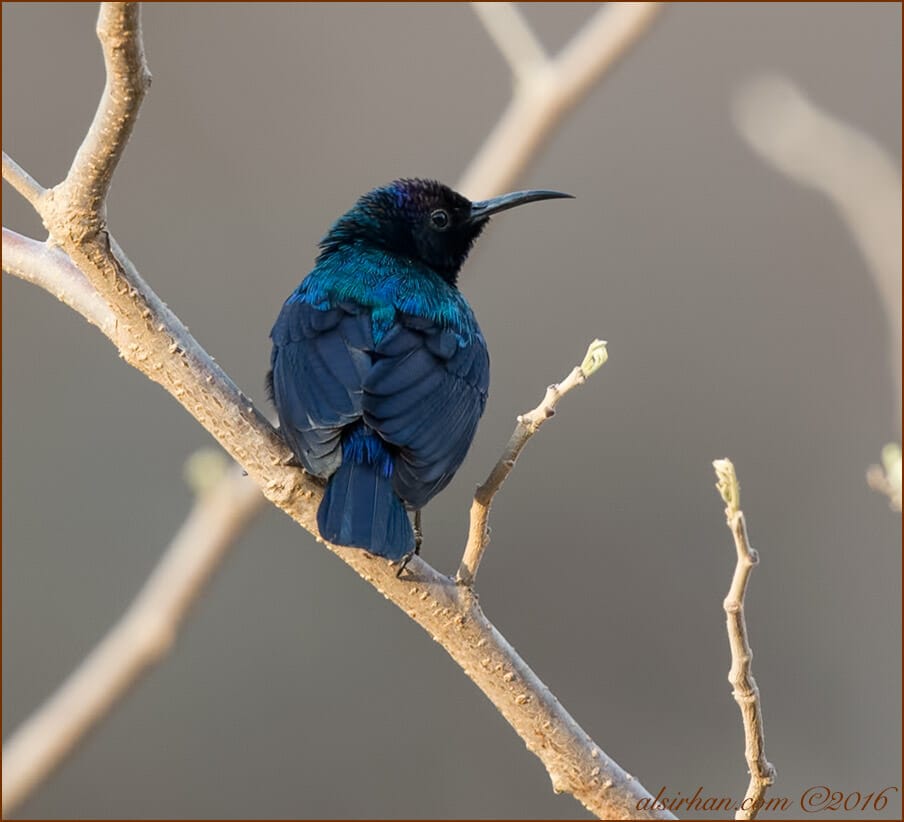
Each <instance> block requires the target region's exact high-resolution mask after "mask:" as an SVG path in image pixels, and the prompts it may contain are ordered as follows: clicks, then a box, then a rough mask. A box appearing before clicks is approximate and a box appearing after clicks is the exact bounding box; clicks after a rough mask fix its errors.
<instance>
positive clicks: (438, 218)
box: [430, 208, 449, 231]
mask: <svg viewBox="0 0 904 822" xmlns="http://www.w3.org/2000/svg"><path fill="white" fill-rule="evenodd" d="M430 222H431V223H432V224H433V227H434V228H438V229H439V230H440V231H442V230H443V229H444V228H448V226H449V213H448V212H447V211H443V209H441V208H438V209H436V211H434V212H433V213H432V214H431V215H430Z"/></svg>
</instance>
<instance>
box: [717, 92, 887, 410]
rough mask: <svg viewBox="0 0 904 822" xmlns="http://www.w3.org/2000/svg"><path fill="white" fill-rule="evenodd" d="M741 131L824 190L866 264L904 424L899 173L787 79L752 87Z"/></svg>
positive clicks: (741, 100) (737, 112)
mask: <svg viewBox="0 0 904 822" xmlns="http://www.w3.org/2000/svg"><path fill="white" fill-rule="evenodd" d="M734 117H735V124H736V126H737V128H738V131H739V132H740V133H741V135H742V136H743V137H744V139H745V140H746V141H747V143H748V144H749V145H750V146H751V148H753V149H754V150H755V151H756V152H757V154H759V155H760V157H762V158H763V159H764V160H765V161H766V162H767V163H769V165H771V166H772V167H773V168H775V169H776V170H778V171H780V172H782V173H783V174H785V175H786V176H788V177H790V178H791V179H792V180H796V181H797V182H798V183H801V184H802V185H805V186H808V187H811V188H815V189H816V190H817V191H820V192H822V193H823V194H824V195H825V196H826V197H828V199H829V201H830V202H831V203H832V205H834V206H835V208H836V209H837V210H838V213H839V215H840V216H841V219H842V220H843V221H844V223H845V225H846V226H847V228H848V229H849V230H850V232H851V235H852V236H853V238H854V241H855V242H856V243H857V245H858V247H859V248H860V251H861V252H862V254H863V256H864V258H865V259H866V262H867V268H868V270H869V273H870V274H871V275H872V278H873V284H874V285H875V287H876V291H878V293H879V298H880V300H881V302H882V307H883V310H884V312H885V322H886V335H887V347H888V350H889V352H890V355H891V356H890V358H889V359H890V362H889V367H890V369H891V376H890V380H891V385H892V386H894V388H895V403H896V406H895V412H894V424H895V426H896V427H897V426H898V425H900V422H901V405H900V402H901V173H900V171H899V170H898V169H897V168H896V167H895V163H894V161H893V160H892V158H891V157H889V156H888V154H887V153H886V152H885V151H884V149H883V148H882V147H881V146H880V145H879V144H878V143H876V141H875V140H873V139H872V138H871V137H869V136H868V135H866V134H864V133H863V132H862V131H860V130H859V129H856V128H854V127H852V126H850V125H848V124H847V123H844V122H842V121H841V120H839V119H837V118H836V117H834V116H832V115H831V114H829V113H828V112H825V111H822V110H821V109H819V108H818V107H817V106H816V105H814V104H813V103H812V102H811V101H810V100H809V99H807V97H806V96H805V95H804V94H803V92H801V91H800V89H798V88H797V86H795V85H794V84H793V83H792V82H791V81H790V80H788V79H787V78H785V77H772V76H764V77H758V78H755V79H754V80H753V81H751V82H749V83H748V84H747V85H746V86H745V87H744V88H742V89H741V91H740V92H739V93H738V94H737V96H736V99H735V105H734Z"/></svg>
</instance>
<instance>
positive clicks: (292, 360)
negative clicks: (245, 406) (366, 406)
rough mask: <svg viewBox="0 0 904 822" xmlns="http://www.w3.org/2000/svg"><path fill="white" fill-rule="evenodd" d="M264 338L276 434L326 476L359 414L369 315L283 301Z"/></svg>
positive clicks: (369, 339)
mask: <svg viewBox="0 0 904 822" xmlns="http://www.w3.org/2000/svg"><path fill="white" fill-rule="evenodd" d="M270 336H271V338H272V340H273V353H272V355H271V358H270V367H271V372H270V376H269V385H270V392H271V394H272V397H273V401H274V403H275V405H276V408H277V411H278V413H279V425H280V430H281V432H282V434H283V436H284V437H285V439H286V441H287V442H288V443H289V445H290V447H291V448H292V451H293V452H294V453H295V455H296V456H297V457H298V458H299V459H300V460H301V462H302V464H303V465H304V467H305V468H306V469H307V470H308V471H310V472H311V473H313V474H316V475H318V476H321V477H328V476H330V475H331V474H332V473H333V472H334V471H335V470H336V469H337V468H338V467H339V464H340V463H341V462H342V448H341V442H340V440H341V435H342V429H343V428H344V427H345V426H346V425H348V424H349V423H352V422H354V421H355V420H357V419H360V417H361V415H362V404H361V400H362V383H363V380H364V378H365V376H366V375H367V373H368V371H369V370H370V368H371V355H370V352H371V351H372V350H373V337H372V334H371V322H370V314H369V312H368V311H367V310H366V309H361V308H359V307H357V306H354V305H342V306H339V307H337V308H332V309H329V310H326V311H323V310H320V309H318V308H314V307H313V306H311V305H309V304H308V303H304V302H301V301H298V300H296V301H293V300H289V301H288V302H286V304H285V305H284V306H283V309H282V311H281V312H280V315H279V318H278V319H277V320H276V324H275V325H274V326H273V330H272V331H271V332H270Z"/></svg>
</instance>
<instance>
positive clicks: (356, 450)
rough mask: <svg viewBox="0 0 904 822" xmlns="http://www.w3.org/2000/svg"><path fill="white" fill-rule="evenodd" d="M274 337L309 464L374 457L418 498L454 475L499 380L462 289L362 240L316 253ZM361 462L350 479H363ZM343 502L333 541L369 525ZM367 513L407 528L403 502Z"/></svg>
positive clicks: (409, 500)
mask: <svg viewBox="0 0 904 822" xmlns="http://www.w3.org/2000/svg"><path fill="white" fill-rule="evenodd" d="M271 337H272V339H273V354H272V358H271V367H272V371H271V378H270V379H271V392H272V395H273V400H274V402H275V404H276V407H277V411H278V413H279V420H280V427H281V430H282V432H283V435H284V437H285V438H286V440H287V442H288V443H289V444H290V446H291V447H292V450H293V451H294V453H295V454H296V456H297V457H298V458H299V460H300V461H301V463H302V464H303V465H304V466H305V468H306V469H307V470H308V471H310V472H311V473H313V474H316V475H317V476H320V477H323V478H329V477H332V476H333V475H334V474H335V473H336V472H337V471H340V469H341V468H342V466H343V464H345V465H346V470H347V471H351V467H352V465H356V466H364V467H366V468H367V470H368V472H369V473H368V475H367V481H368V482H376V480H374V479H373V476H372V475H374V474H376V475H380V476H382V477H383V479H384V480H385V481H386V484H387V485H391V488H392V491H393V492H394V494H395V495H397V496H398V498H400V499H401V500H402V501H404V503H405V504H406V505H408V506H409V507H411V508H421V507H422V506H423V505H425V504H426V503H427V502H428V501H429V500H430V499H431V498H432V497H433V496H434V495H435V494H437V493H438V492H439V491H441V490H442V489H443V488H444V487H445V486H446V485H447V484H448V482H449V481H450V480H451V479H452V476H453V475H454V474H455V472H456V471H457V470H458V468H459V466H460V465H461V463H462V461H463V460H464V457H465V455H466V454H467V451H468V448H469V446H470V444H471V441H472V439H473V437H474V433H475V431H476V428H477V423H478V421H479V419H480V416H481V415H482V413H483V409H484V406H485V404H486V398H487V390H488V386H489V357H488V354H487V349H486V344H485V342H484V339H483V335H482V334H481V332H480V329H479V327H478V325H477V322H476V320H475V319H474V315H473V312H472V311H471V309H470V307H469V306H468V304H467V302H466V301H465V300H464V298H463V297H462V296H461V294H460V293H459V292H458V291H457V289H455V288H453V287H452V286H450V285H448V284H447V283H446V282H444V281H443V280H442V279H441V278H440V277H438V276H437V275H435V274H433V272H431V271H429V270H428V269H425V268H424V267H423V266H420V265H419V264H417V263H416V262H414V261H412V260H406V259H404V258H400V257H398V256H395V255H389V254H385V253H381V252H377V251H374V250H372V249H366V248H363V249H356V248H354V247H353V248H350V249H347V250H343V251H342V252H340V253H336V254H332V255H330V256H329V257H328V258H327V259H324V260H321V261H320V262H318V265H317V266H316V267H315V269H314V270H313V271H312V272H311V273H310V274H309V275H308V277H307V278H305V280H304V281H303V282H302V284H301V285H300V286H299V288H298V289H297V290H296V291H295V292H294V293H293V294H292V296H291V297H290V298H289V299H288V300H287V301H286V303H285V305H284V306H283V309H282V311H281V313H280V315H279V318H278V319H277V321H276V324H275V325H274V327H273V330H272V332H271ZM363 472H364V468H361V469H359V471H358V473H359V474H362V476H358V477H355V476H350V477H349V479H348V481H349V482H352V481H359V482H363V481H364V477H363ZM331 485H333V483H331ZM362 493H363V492H362V491H361V489H359V490H358V492H357V496H359V497H360V496H361V495H362ZM365 495H366V494H365ZM371 496H373V495H371ZM339 507H340V506H338V505H337V506H335V508H336V517H335V519H336V522H334V523H333V526H334V527H333V528H332V529H329V528H328V529H327V530H332V531H334V532H336V533H334V536H337V539H336V540H335V541H340V540H339V539H338V537H341V538H342V539H344V540H348V539H349V537H354V536H355V534H353V533H352V532H355V531H358V530H360V531H362V533H363V532H364V531H366V530H367V528H365V527H364V525H362V526H361V528H360V529H358V528H356V526H355V523H353V522H345V521H344V520H343V518H342V515H341V513H340V512H339V510H338V509H339ZM359 507H360V506H359ZM362 516H363V517H364V518H368V517H369V518H371V519H378V520H380V521H381V522H383V520H385V523H384V524H385V528H383V530H385V531H386V533H387V539H390V538H392V539H396V538H397V535H396V532H397V531H398V529H399V528H401V527H402V525H401V523H400V522H398V521H396V519H397V516H398V515H397V512H389V513H387V512H382V513H381V511H379V510H376V511H375V510H373V506H371V507H369V508H368V509H367V511H366V512H365V513H364V514H363V515H362ZM381 516H382V519H380V518H381ZM393 516H395V518H396V519H394V518H393ZM343 527H344V528H345V534H344V535H343V534H341V533H340V532H341V531H342V530H343ZM368 527H369V526H368ZM323 530H324V528H323V526H321V531H322V532H323ZM390 532H391V533H392V535H394V536H390ZM324 537H325V538H327V539H331V536H330V535H329V534H327V533H324ZM342 544H358V543H356V542H349V541H343V542H342ZM362 547H366V548H368V550H371V551H372V552H373V553H379V554H382V555H389V554H388V553H387V552H386V550H379V549H380V546H376V547H375V546H374V545H373V544H370V545H363V546H362ZM383 547H384V549H385V548H386V546H383Z"/></svg>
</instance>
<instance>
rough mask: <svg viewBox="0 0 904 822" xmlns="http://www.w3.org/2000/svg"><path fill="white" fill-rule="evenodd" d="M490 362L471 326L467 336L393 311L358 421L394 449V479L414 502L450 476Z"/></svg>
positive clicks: (470, 433)
mask: <svg viewBox="0 0 904 822" xmlns="http://www.w3.org/2000/svg"><path fill="white" fill-rule="evenodd" d="M489 379H490V361H489V356H488V354H487V348H486V343H485V342H484V339H483V336H482V335H481V333H480V331H479V329H477V328H476V327H475V330H474V333H473V334H472V335H471V339H470V341H469V342H467V343H465V344H462V343H461V342H460V337H459V336H458V335H457V334H455V333H454V332H453V331H451V330H449V329H443V328H442V327H441V326H439V325H438V324H436V323H434V322H433V321H431V320H426V319H424V318H421V317H415V316H411V315H405V314H399V315H397V322H396V324H395V325H394V326H393V328H392V329H391V330H390V331H389V332H388V333H387V334H386V336H385V337H383V339H382V340H381V341H380V342H379V344H378V345H376V346H375V351H374V365H373V368H371V370H370V371H369V372H368V374H367V377H366V379H365V381H364V397H363V405H362V407H363V409H364V421H365V422H366V423H367V424H368V425H369V426H371V427H372V428H374V429H375V430H376V431H377V432H378V433H379V434H380V436H381V437H382V438H383V439H384V440H385V441H387V442H389V443H391V444H393V445H395V446H396V447H397V448H398V449H399V451H398V456H397V457H396V460H395V471H394V474H393V485H394V487H395V490H396V493H397V494H398V495H399V496H400V497H401V498H402V499H403V500H405V501H406V502H407V503H409V504H410V505H412V506H414V507H416V508H420V507H421V506H423V505H424V504H426V503H427V501H428V500H429V499H430V498H431V497H433V496H434V494H437V493H438V492H439V491H441V490H442V489H443V488H444V487H445V486H446V485H447V484H448V482H449V480H451V479H452V476H453V474H455V472H456V470H457V469H458V467H459V466H460V465H461V463H462V461H463V460H464V458H465V454H467V451H468V448H469V447H470V445H471V440H472V439H473V438H474V432H475V431H476V430H477V423H478V421H479V420H480V417H481V415H482V414H483V409H484V406H485V405H486V399H487V389H488V387H489Z"/></svg>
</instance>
